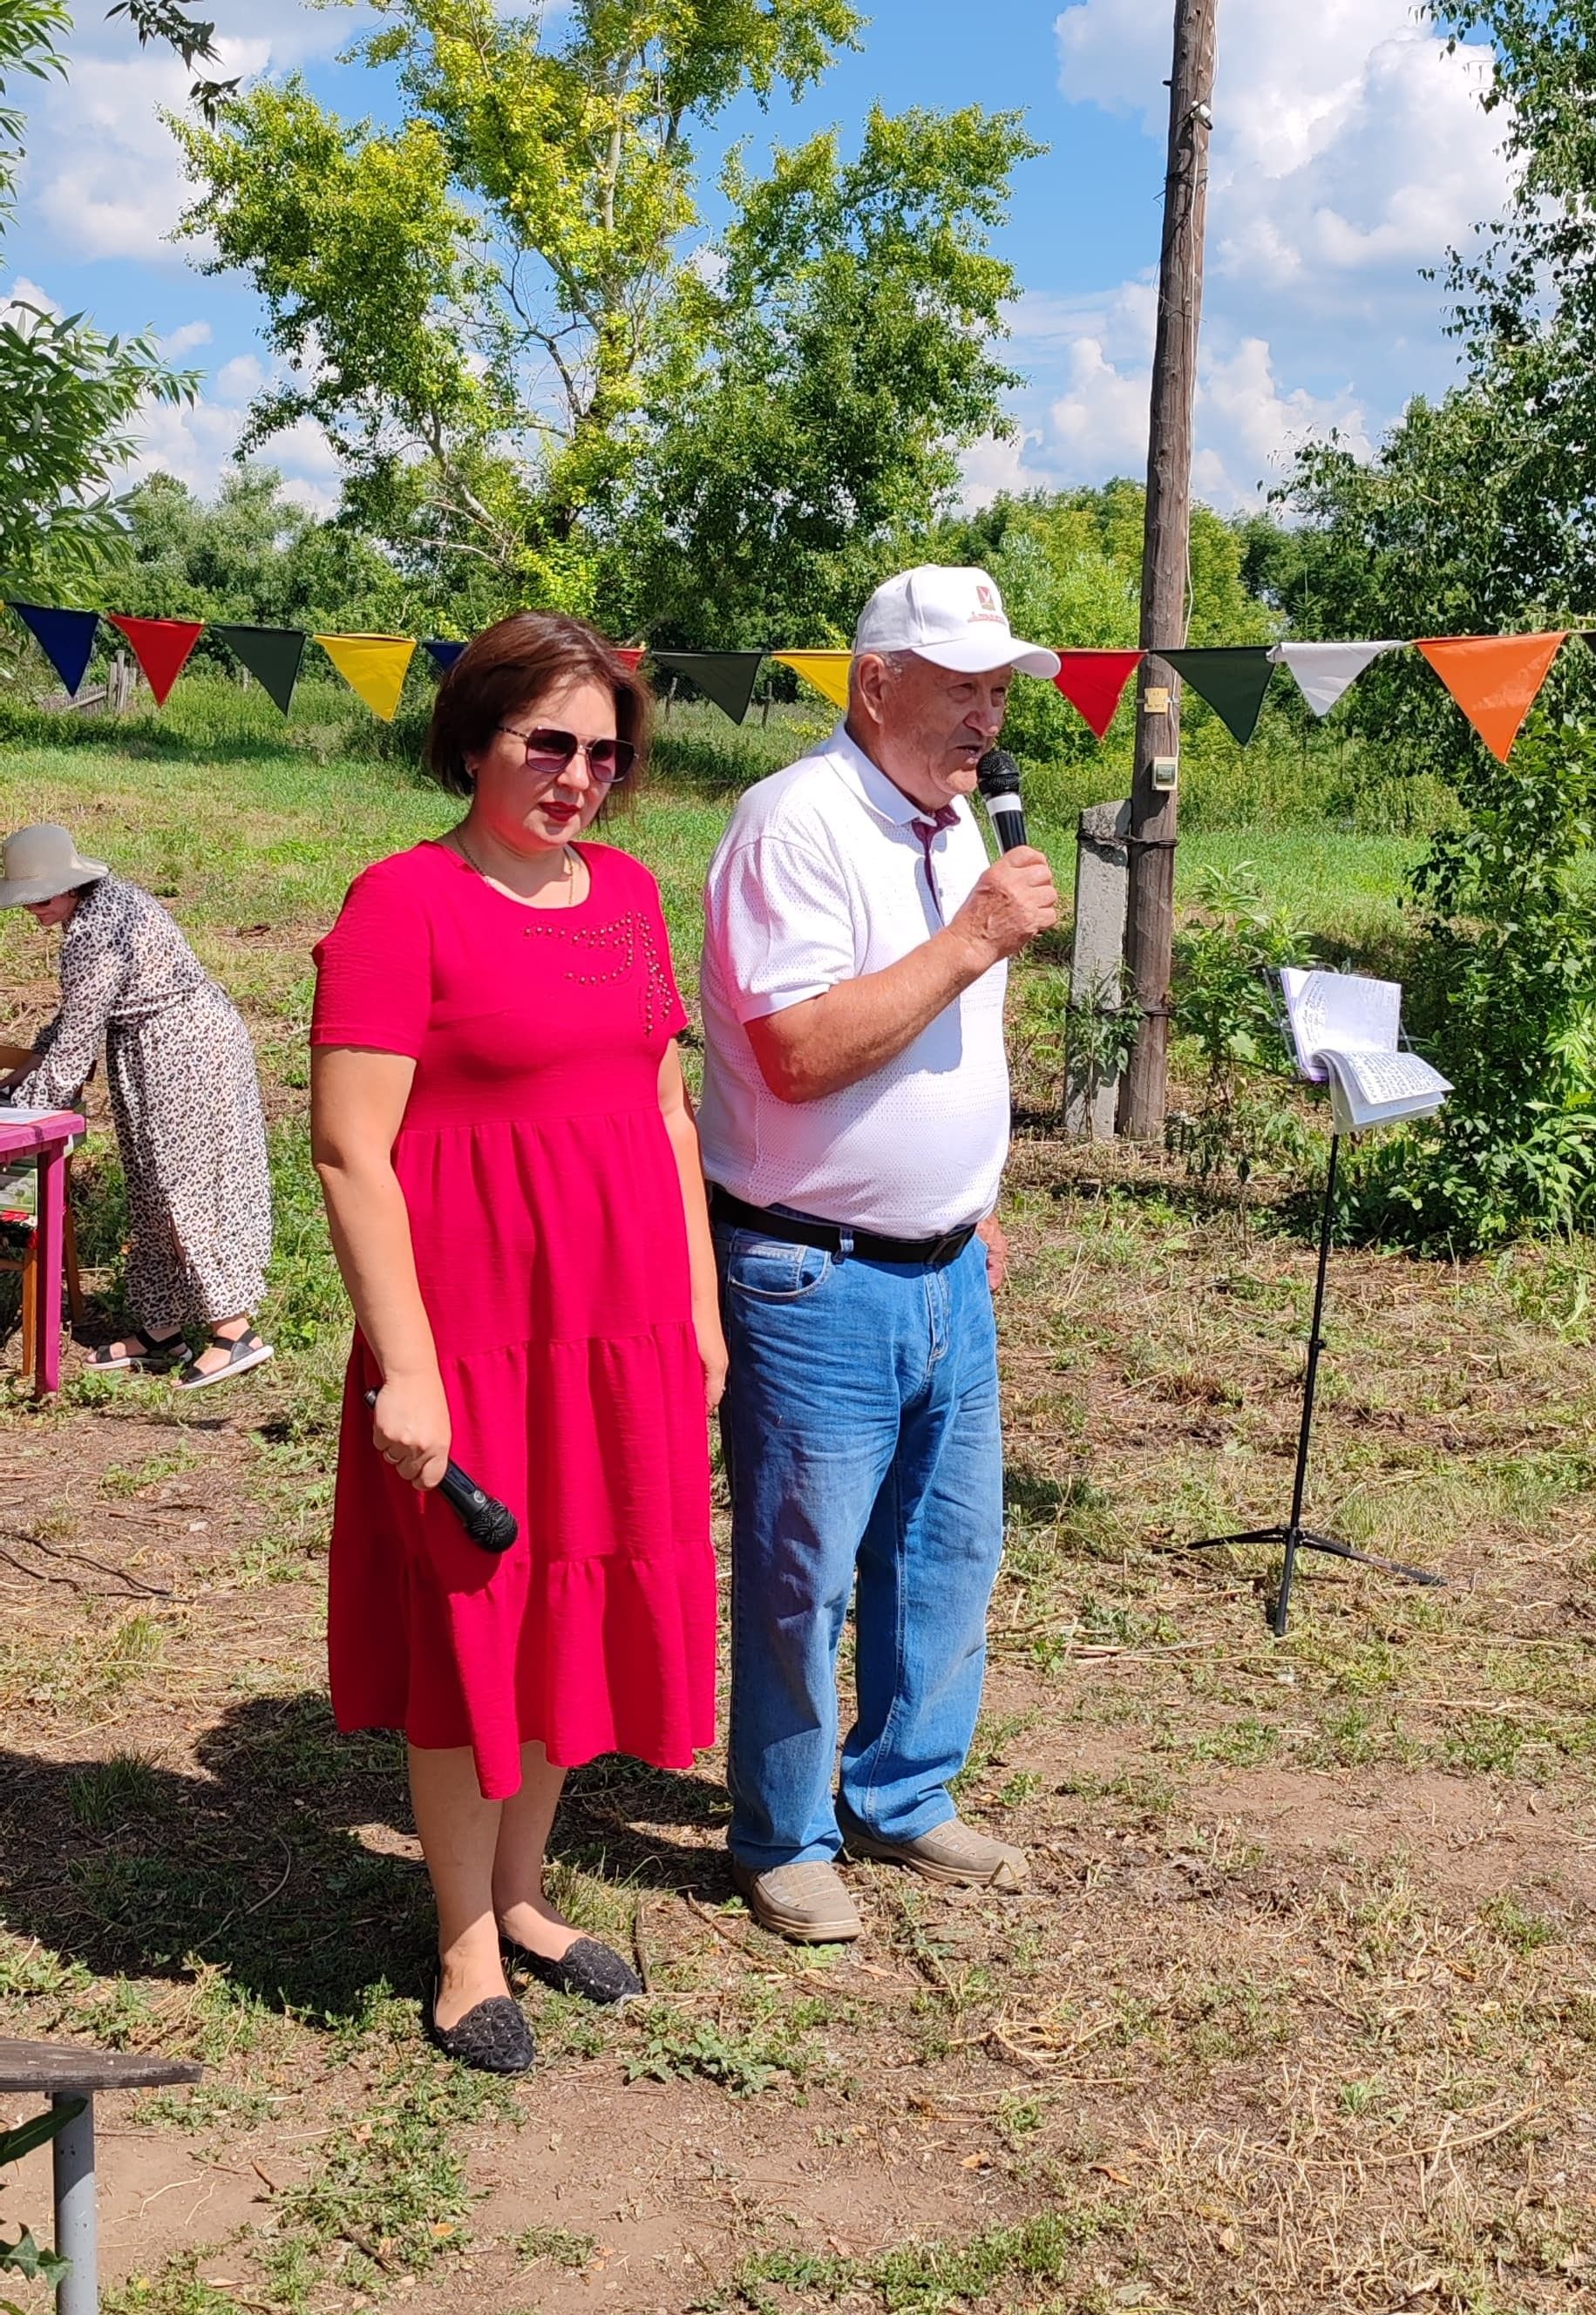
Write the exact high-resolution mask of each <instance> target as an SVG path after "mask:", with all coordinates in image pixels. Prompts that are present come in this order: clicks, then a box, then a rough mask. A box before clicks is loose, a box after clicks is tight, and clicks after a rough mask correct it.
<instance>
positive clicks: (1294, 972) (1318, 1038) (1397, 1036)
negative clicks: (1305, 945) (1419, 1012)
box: [1281, 965, 1452, 1133]
mask: <svg viewBox="0 0 1596 2315" xmlns="http://www.w3.org/2000/svg"><path fill="white" fill-rule="evenodd" d="M1281 989H1283V990H1284V992H1285V999H1286V1017H1287V1019H1288V1020H1289V1022H1290V1028H1291V1037H1292V1041H1293V1042H1294V1043H1295V1045H1296V1048H1297V1067H1298V1069H1299V1071H1300V1073H1301V1074H1302V1076H1303V1077H1305V1078H1308V1081H1309V1082H1310V1084H1313V1085H1323V1084H1324V1083H1325V1081H1326V1078H1328V1080H1329V1085H1330V1114H1331V1119H1332V1122H1334V1127H1335V1131H1337V1132H1338V1133H1364V1132H1367V1131H1368V1130H1369V1129H1370V1126H1375V1125H1393V1124H1395V1123H1396V1122H1397V1120H1398V1119H1400V1118H1409V1117H1429V1116H1430V1115H1432V1113H1433V1112H1434V1111H1436V1110H1438V1109H1439V1108H1440V1107H1441V1104H1442V1103H1443V1102H1444V1101H1445V1099H1446V1097H1447V1095H1448V1094H1450V1091H1451V1089H1452V1088H1451V1087H1450V1085H1449V1084H1448V1082H1447V1080H1446V1078H1443V1077H1442V1076H1441V1071H1440V1070H1439V1069H1432V1068H1431V1066H1430V1064H1429V1062H1428V1061H1425V1060H1420V1058H1419V1056H1418V1054H1417V1053H1410V1052H1406V1051H1404V1050H1403V1046H1402V1042H1401V1040H1402V990H1401V988H1400V986H1399V985H1398V983H1397V982H1396V981H1395V980H1367V979H1365V978H1364V976H1363V975H1362V974H1361V973H1356V972H1317V971H1316V972H1307V971H1301V970H1300V969H1299V967H1297V966H1295V965H1287V966H1286V968H1285V970H1284V971H1282V972H1281Z"/></svg>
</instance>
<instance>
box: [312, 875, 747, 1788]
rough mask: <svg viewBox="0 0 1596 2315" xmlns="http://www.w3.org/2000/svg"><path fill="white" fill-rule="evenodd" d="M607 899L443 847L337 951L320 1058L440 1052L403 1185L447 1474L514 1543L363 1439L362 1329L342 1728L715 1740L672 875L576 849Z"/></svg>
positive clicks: (684, 1754) (339, 1571) (376, 884)
mask: <svg viewBox="0 0 1596 2315" xmlns="http://www.w3.org/2000/svg"><path fill="white" fill-rule="evenodd" d="M581 856H582V859H583V861H584V862H585V863H586V865H587V868H588V872H589V876H590V891H589V894H588V897H587V899H586V900H583V901H581V903H580V904H579V905H578V906H576V907H575V908H572V909H528V908H525V907H523V906H521V905H520V904H519V902H517V901H515V900H510V899H507V898H506V896H505V895H504V894H503V893H501V892H499V891H495V890H494V889H493V887H492V885H491V884H487V883H483V880H482V878H481V877H479V876H478V875H477V874H476V873H475V872H474V870H473V869H472V868H470V867H469V866H467V865H466V864H465V861H463V860H462V859H460V858H459V857H458V856H457V854H455V853H453V852H450V851H448V850H446V849H445V848H444V847H443V846H441V845H438V844H420V845H417V846H416V847H415V848H414V849H413V850H412V851H410V852H402V853H399V854H397V855H396V856H395V857H394V858H393V859H390V860H382V861H379V862H378V863H377V865H376V866H374V867H371V868H368V869H367V870H366V871H365V872H364V874H362V875H360V876H359V877H357V878H356V880H355V883H354V884H353V885H352V886H351V887H350V893H349V897H348V899H347V900H345V902H344V904H343V909H342V912H341V915H340V917H339V919H338V922H337V923H336V924H335V925H334V927H332V931H331V932H330V933H329V934H328V935H327V937H326V938H325V940H324V941H323V942H322V943H321V944H320V945H319V946H318V948H317V949H316V952H315V961H316V965H317V973H318V977H317V983H316V1001H315V1017H314V1023H313V1026H312V1030H311V1038H312V1042H314V1043H316V1044H323V1045H360V1046H375V1047H377V1049H379V1050H380V1051H384V1052H390V1053H403V1054H407V1055H409V1056H411V1057H412V1059H413V1060H414V1061H415V1063H416V1072H415V1079H414V1084H413V1086H412V1091H411V1095H410V1100H409V1103H408V1105H407V1107H406V1109H405V1113H404V1120H403V1124H402V1125H401V1127H400V1129H399V1133H398V1138H397V1140H395V1144H394V1170H395V1173H396V1174H397V1175H398V1177H399V1181H400V1184H401V1185H402V1187H403V1192H404V1201H405V1204H406V1205H407V1207H408V1208H409V1211H410V1227H411V1237H412V1242H413V1244H414V1246H415V1256H416V1268H417V1272H418V1273H419V1276H420V1281H421V1299H422V1301H423V1302H424V1303H425V1305H426V1308H427V1315H428V1317H429V1319H430V1322H431V1326H432V1335H433V1339H434V1341H435V1343H436V1344H437V1346H438V1357H439V1366H440V1368H441V1370H442V1374H443V1386H444V1390H445V1393H446V1395H447V1397H448V1406H449V1415H450V1418H451V1420H452V1423H453V1426H454V1444H453V1449H452V1452H453V1454H454V1457H455V1459H456V1461H457V1462H458V1463H459V1464H460V1465H461V1466H462V1467H463V1468H465V1470H466V1471H468V1472H469V1473H470V1475H471V1477H473V1478H474V1479H475V1480H477V1481H479V1482H480V1484H481V1485H482V1486H484V1487H485V1488H487V1490H488V1492H489V1493H490V1494H491V1495H497V1496H498V1497H499V1498H500V1500H501V1502H503V1503H508V1504H509V1505H510V1509H511V1510H512V1511H513V1512H514V1513H515V1515H516V1518H517V1520H518V1521H519V1523H520V1535H519V1539H518V1540H517V1541H516V1543H515V1544H514V1545H512V1547H511V1548H510V1550H509V1551H508V1552H507V1553H505V1554H504V1555H503V1556H502V1557H499V1556H496V1555H494V1554H493V1553H491V1552H487V1551H484V1550H483V1548H481V1546H480V1545H478V1544H474V1543H473V1542H471V1541H470V1539H468V1538H467V1536H466V1535H465V1530H463V1529H462V1527H461V1526H460V1523H459V1521H457V1518H456V1517H455V1514H454V1513H453V1512H452V1511H450V1509H449V1507H448V1504H447V1503H445V1502H443V1500H442V1499H441V1498H440V1497H439V1496H437V1495H420V1494H418V1493H417V1492H416V1491H415V1490H414V1489H413V1488H412V1487H409V1486H405V1484H404V1483H403V1480H401V1479H400V1478H398V1477H396V1476H395V1473H394V1471H393V1470H392V1469H391V1468H390V1467H389V1466H388V1464H387V1463H386V1462H385V1461H384V1459H382V1457H381V1456H380V1455H379V1454H378V1453H377V1450H376V1449H375V1448H374V1446H373V1445H372V1441H371V1414H370V1410H369V1408H368V1406H366V1405H365V1403H364V1394H365V1393H366V1391H367V1390H368V1389H370V1388H374V1387H375V1386H376V1384H377V1381H378V1379H379V1377H378V1374H377V1368H376V1365H375V1363H374V1362H373V1359H372V1355H371V1353H370V1351H369V1349H368V1346H367V1344H365V1342H364V1341H363V1340H362V1338H361V1336H360V1335H359V1334H358V1333H357V1335H356V1336H355V1345H354V1350H353V1353H352V1354H351V1356H350V1367H349V1375H348V1379H347V1382H346V1385H345V1390H344V1402H343V1430H342V1436H341V1441H340V1446H339V1458H338V1486H337V1495H336V1499H335V1503H334V1509H333V1518H332V1563H331V1569H330V1576H329V1591H330V1598H329V1616H328V1654H329V1660H330V1666H331V1674H332V1706H333V1710H334V1713H335V1715H336V1716H337V1719H338V1724H339V1725H340V1727H341V1728H346V1729H353V1728H373V1727H383V1728H402V1729H403V1731H404V1733H405V1734H406V1735H407V1736H408V1737H409V1738H410V1740H411V1742H412V1743H414V1744H418V1745H421V1746H426V1747H440V1748H441V1747H448V1746H454V1745H465V1744H469V1745H470V1747H471V1749H472V1752H473V1753H474V1756H475V1761H476V1770H477V1777H478V1780H479V1782H480V1785H481V1787H482V1791H483V1795H484V1796H485V1797H486V1798H488V1799H490V1800H497V1799H503V1798H505V1797H506V1796H509V1795H510V1794H511V1793H514V1792H516V1791H518V1790H519V1787H520V1780H521V1768H520V1752H519V1748H520V1746H521V1745H522V1744H523V1743H528V1742H530V1741H531V1740H532V1739H534V1738H540V1739H541V1740H542V1742H543V1743H544V1745H545V1748H546V1751H547V1753H548V1757H549V1759H550V1760H551V1761H556V1762H559V1763H561V1764H562V1765H563V1766H567V1767H570V1766H574V1765H575V1764H576V1763H578V1762H580V1761H589V1760H591V1759H592V1758H593V1757H594V1755H595V1754H597V1753H599V1752H631V1753H634V1754H635V1755H637V1756H638V1757H639V1758H640V1759H642V1760H644V1761H652V1762H653V1763H654V1765H655V1766H656V1767H659V1768H685V1767H687V1765H688V1764H689V1763H690V1762H691V1760H692V1757H693V1753H694V1750H695V1748H696V1747H698V1746H703V1745H707V1744H709V1743H713V1741H714V1650H715V1582H714V1556H713V1552H712V1549H711V1545H710V1539H709V1445H708V1425H707V1422H706V1418H705V1408H704V1378H703V1370H702V1369H701V1367H700V1365H699V1360H698V1351H697V1344H696V1337H695V1335H694V1331H693V1324H692V1313H691V1294H690V1281H689V1273H688V1264H687V1224H686V1220H685V1218H684V1215H683V1211H682V1199H681V1186H680V1182H679V1179H678V1174H677V1169H676V1161H675V1158H674V1156H673V1153H672V1150H671V1147H670V1142H669V1137H668V1136H667V1133H666V1131H665V1124H664V1120H663V1118H662V1116H661V1111H660V1100H659V1074H660V1064H661V1060H662V1059H663V1057H664V1054H665V1051H666V1047H667V1045H668V1043H669V1040H670V1039H671V1038H672V1037H673V1036H675V1035H676V1033H678V1030H680V1029H682V1028H683V1027H685V1025H686V1023H687V1015H686V1013H685V1012H684V1010H683V1007H682V1002H681V998H679V997H678V994H677V990H676V984H675V982H674V980H673V979H672V977H671V970H670V955H669V944H668V940H667V936H666V931H665V924H664V919H663V918H662V916H661V909H660V895H659V889H658V887H657V886H656V884H655V883H654V880H653V878H652V876H651V875H650V874H648V871H647V870H646V869H645V868H643V867H642V866H641V865H639V864H638V863H637V862H636V861H635V860H633V859H632V858H630V857H629V856H628V855H626V854H625V853H624V852H616V851H612V850H611V849H610V848H609V847H607V846H604V845H588V844H584V845H583V846H582V847H581Z"/></svg>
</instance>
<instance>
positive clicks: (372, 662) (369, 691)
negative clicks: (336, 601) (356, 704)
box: [315, 635, 415, 723]
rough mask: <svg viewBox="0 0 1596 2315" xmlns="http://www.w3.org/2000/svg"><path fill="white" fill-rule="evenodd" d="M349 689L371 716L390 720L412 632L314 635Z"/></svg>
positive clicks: (407, 660)
mask: <svg viewBox="0 0 1596 2315" xmlns="http://www.w3.org/2000/svg"><path fill="white" fill-rule="evenodd" d="M315 640H316V642H317V643H320V645H321V647H322V649H323V650H324V652H326V654H327V657H328V658H329V659H330V660H331V661H332V664H333V666H334V667H335V668H336V669H337V670H338V672H339V674H340V675H341V676H342V678H343V679H344V681H345V682H346V683H347V684H348V686H349V687H350V690H351V691H354V692H358V693H359V696H360V697H361V698H362V699H363V700H364V701H365V702H366V705H367V706H368V707H369V708H370V710H371V712H372V714H374V715H380V716H381V717H382V720H383V722H384V723H392V722H393V720H394V715H395V710H396V709H397V707H398V705H399V695H400V693H401V692H402V691H403V688H404V671H405V670H406V669H407V668H408V667H409V665H410V662H411V657H412V653H413V652H414V650H415V639H414V637H413V636H412V635H317V637H316V638H315Z"/></svg>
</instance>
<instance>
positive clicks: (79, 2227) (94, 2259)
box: [50, 2094, 100, 2315]
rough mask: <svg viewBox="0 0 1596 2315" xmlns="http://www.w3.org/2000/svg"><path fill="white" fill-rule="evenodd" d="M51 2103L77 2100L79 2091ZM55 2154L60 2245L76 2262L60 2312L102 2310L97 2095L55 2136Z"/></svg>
mask: <svg viewBox="0 0 1596 2315" xmlns="http://www.w3.org/2000/svg"><path fill="white" fill-rule="evenodd" d="M50 2103H51V2105H52V2106H55V2107H62V2106H75V2105H76V2103H77V2099H76V2098H75V2096H71V2095H67V2094H63V2095H62V2096H60V2097H58V2098H52V2099H51V2101H50ZM50 2145H51V2151H52V2153H53V2156H54V2160H55V2179H56V2249H57V2250H58V2253H59V2254H60V2256H61V2257H63V2258H65V2259H70V2261H71V2262H72V2263H71V2266H69V2267H68V2269H67V2273H66V2275H64V2276H63V2277H62V2279H61V2285H60V2288H59V2290H58V2292H57V2293H56V2311H57V2315H100V2245H99V2230H98V2227H97V2225H96V2222H95V2213H94V2101H93V2098H84V2101H83V2112H82V2113H81V2114H80V2115H75V2116H74V2118H73V2119H72V2121H70V2122H69V2123H67V2124H66V2125H65V2127H64V2128H63V2129H60V2130H58V2132H57V2133H56V2135H55V2137H54V2138H53V2139H52V2140H51V2142H50Z"/></svg>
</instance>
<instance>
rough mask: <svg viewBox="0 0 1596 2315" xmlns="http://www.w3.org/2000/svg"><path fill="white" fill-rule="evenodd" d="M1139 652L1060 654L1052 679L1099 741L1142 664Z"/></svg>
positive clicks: (1106, 730)
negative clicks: (1057, 670)
mask: <svg viewBox="0 0 1596 2315" xmlns="http://www.w3.org/2000/svg"><path fill="white" fill-rule="evenodd" d="M1141 660H1142V654H1141V653H1140V652H1139V651H1072V652H1060V653H1059V672H1058V674H1057V675H1056V676H1054V678H1053V681H1054V682H1055V683H1056V684H1057V685H1058V687H1059V688H1060V691H1061V692H1062V693H1063V694H1064V696H1065V698H1066V699H1068V702H1069V704H1070V705H1071V706H1072V707H1077V708H1078V709H1079V710H1080V712H1081V714H1083V715H1084V716H1085V717H1086V721H1087V723H1089V724H1090V725H1091V727H1092V729H1093V731H1094V732H1095V733H1096V734H1097V737H1098V738H1099V739H1100V740H1105V739H1106V738H1107V737H1108V727H1109V725H1110V724H1111V723H1113V720H1114V715H1115V713H1116V711H1117V710H1118V707H1119V705H1120V701H1121V700H1122V698H1123V696H1124V693H1125V686H1126V685H1127V684H1128V683H1129V682H1130V680H1131V676H1132V675H1133V674H1134V673H1135V671H1136V670H1137V669H1138V668H1139V666H1140V665H1141Z"/></svg>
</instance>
